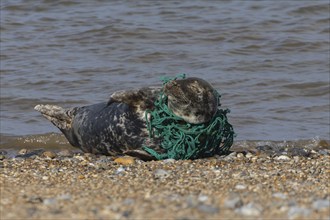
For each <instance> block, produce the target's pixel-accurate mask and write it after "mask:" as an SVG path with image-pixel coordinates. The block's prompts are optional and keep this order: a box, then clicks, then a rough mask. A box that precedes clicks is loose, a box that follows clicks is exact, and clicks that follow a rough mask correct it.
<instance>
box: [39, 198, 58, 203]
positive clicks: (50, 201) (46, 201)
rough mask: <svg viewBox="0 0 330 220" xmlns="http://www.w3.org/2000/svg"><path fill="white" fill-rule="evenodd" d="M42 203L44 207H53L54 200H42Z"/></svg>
mask: <svg viewBox="0 0 330 220" xmlns="http://www.w3.org/2000/svg"><path fill="white" fill-rule="evenodd" d="M42 203H43V204H44V205H55V203H56V199H55V198H48V199H44V200H43V202H42Z"/></svg>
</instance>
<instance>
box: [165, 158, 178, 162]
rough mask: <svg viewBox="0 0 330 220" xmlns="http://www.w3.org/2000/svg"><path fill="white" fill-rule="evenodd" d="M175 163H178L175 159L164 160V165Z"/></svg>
mask: <svg viewBox="0 0 330 220" xmlns="http://www.w3.org/2000/svg"><path fill="white" fill-rule="evenodd" d="M175 161H176V160H175V159H172V158H169V159H165V160H163V163H174V162H175Z"/></svg>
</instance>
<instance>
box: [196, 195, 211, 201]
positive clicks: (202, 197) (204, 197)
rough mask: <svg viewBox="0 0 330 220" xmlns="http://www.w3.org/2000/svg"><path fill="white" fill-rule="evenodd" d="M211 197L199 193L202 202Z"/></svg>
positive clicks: (199, 199)
mask: <svg viewBox="0 0 330 220" xmlns="http://www.w3.org/2000/svg"><path fill="white" fill-rule="evenodd" d="M208 199H209V197H208V196H207V195H199V196H198V201H200V202H206V201H207V200H208Z"/></svg>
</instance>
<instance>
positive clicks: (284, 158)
mask: <svg viewBox="0 0 330 220" xmlns="http://www.w3.org/2000/svg"><path fill="white" fill-rule="evenodd" d="M276 160H286V161H287V160H291V159H290V157H288V156H286V155H280V156H278V157H277V158H276Z"/></svg>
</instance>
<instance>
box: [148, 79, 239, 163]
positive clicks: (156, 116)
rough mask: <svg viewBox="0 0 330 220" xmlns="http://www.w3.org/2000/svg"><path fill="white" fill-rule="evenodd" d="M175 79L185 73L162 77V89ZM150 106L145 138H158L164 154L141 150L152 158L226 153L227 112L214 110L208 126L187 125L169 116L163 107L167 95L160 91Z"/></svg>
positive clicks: (230, 135) (230, 137) (230, 141)
mask: <svg viewBox="0 0 330 220" xmlns="http://www.w3.org/2000/svg"><path fill="white" fill-rule="evenodd" d="M178 78H182V79H184V78H185V74H181V75H178V76H177V77H174V78H163V79H162V81H163V87H164V86H165V84H166V83H168V82H170V81H172V80H176V79H178ZM214 93H215V95H216V96H218V97H219V99H220V97H221V96H220V94H219V93H218V92H217V91H216V90H214ZM154 105H155V108H154V110H152V111H148V112H146V121H147V128H148V131H149V138H159V139H160V140H161V144H160V147H161V148H163V149H164V150H165V153H162V152H156V151H155V150H153V149H151V148H149V147H148V146H144V147H143V149H144V150H145V151H146V152H148V153H149V154H151V155H152V156H154V157H155V158H156V159H158V160H162V159H168V158H173V159H197V158H203V157H209V156H212V155H215V154H219V155H221V154H226V153H228V151H229V149H230V147H231V145H232V144H233V139H234V130H233V127H232V125H231V124H229V122H228V120H227V116H226V114H227V113H229V110H228V109H226V110H223V109H220V108H218V111H217V112H216V114H215V115H214V117H213V118H212V120H211V121H209V122H208V123H202V124H191V123H188V122H186V121H184V120H183V119H182V118H180V117H178V116H176V115H174V114H173V113H172V111H171V110H170V109H169V108H168V107H167V96H166V95H165V94H164V93H163V92H162V93H161V94H160V95H159V98H158V99H157V100H156V101H155V103H154ZM219 106H220V104H219ZM148 115H149V117H148Z"/></svg>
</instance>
